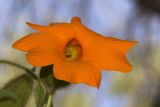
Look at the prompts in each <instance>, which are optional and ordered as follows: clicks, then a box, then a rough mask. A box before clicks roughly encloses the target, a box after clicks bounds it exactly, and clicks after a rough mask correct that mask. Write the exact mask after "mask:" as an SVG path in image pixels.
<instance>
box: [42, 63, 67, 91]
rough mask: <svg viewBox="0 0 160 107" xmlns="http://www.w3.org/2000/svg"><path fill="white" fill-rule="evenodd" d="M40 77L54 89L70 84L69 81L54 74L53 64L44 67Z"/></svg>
mask: <svg viewBox="0 0 160 107" xmlns="http://www.w3.org/2000/svg"><path fill="white" fill-rule="evenodd" d="M40 78H41V79H42V81H43V82H44V83H45V84H46V85H47V86H48V87H50V88H51V89H54V90H57V89H59V88H64V87H66V86H68V85H69V83H68V82H65V81H62V80H57V79H56V78H55V77H54V76H53V65H48V66H45V67H42V68H41V70H40Z"/></svg>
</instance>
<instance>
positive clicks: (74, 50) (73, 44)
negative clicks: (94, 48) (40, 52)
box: [65, 39, 82, 61]
mask: <svg viewBox="0 0 160 107" xmlns="http://www.w3.org/2000/svg"><path fill="white" fill-rule="evenodd" d="M81 55H82V48H81V46H80V44H79V42H78V41H77V40H76V39H72V40H70V41H69V42H68V43H67V45H66V47H65V58H66V59H67V60H70V61H74V60H77V59H79V58H80V57H81Z"/></svg>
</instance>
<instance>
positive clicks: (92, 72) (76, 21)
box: [13, 17, 137, 87]
mask: <svg viewBox="0 0 160 107" xmlns="http://www.w3.org/2000/svg"><path fill="white" fill-rule="evenodd" d="M27 24H28V25H29V26H30V27H31V28H33V29H35V30H37V31H39V32H36V33H32V34H29V35H27V36H26V37H24V38H22V39H20V40H18V41H17V42H16V43H14V44H13V47H14V48H16V49H18V50H21V51H25V52H28V53H27V54H26V57H27V60H28V62H29V63H30V64H32V65H34V66H46V65H50V64H54V76H55V77H56V78H57V79H60V80H65V81H68V82H71V83H86V84H88V85H91V86H95V87H99V85H100V81H101V72H100V70H101V69H105V70H117V71H121V72H129V71H131V69H132V66H131V65H130V64H129V63H128V61H127V59H126V53H127V52H128V50H129V49H130V48H132V47H133V46H134V45H135V44H136V43H137V42H135V41H125V40H120V39H116V38H112V37H103V36H101V35H100V34H98V33H96V32H94V31H92V30H90V29H88V28H87V27H85V26H84V25H83V24H82V23H81V21H80V18H78V17H73V18H72V20H71V23H51V24H50V25H49V26H41V25H35V24H32V23H27Z"/></svg>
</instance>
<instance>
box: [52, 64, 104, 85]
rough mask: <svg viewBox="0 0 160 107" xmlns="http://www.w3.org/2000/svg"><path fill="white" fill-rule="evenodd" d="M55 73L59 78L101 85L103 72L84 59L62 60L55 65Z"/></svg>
mask: <svg viewBox="0 0 160 107" xmlns="http://www.w3.org/2000/svg"><path fill="white" fill-rule="evenodd" d="M54 75H55V77H56V78H57V79H60V80H65V81H68V82H71V83H75V84H77V83H85V84H88V85H90V86H95V87H99V85H100V81H101V72H100V70H98V69H97V68H95V67H94V66H93V65H92V64H89V63H88V62H84V61H77V62H65V61H63V62H61V63H58V64H55V65H54Z"/></svg>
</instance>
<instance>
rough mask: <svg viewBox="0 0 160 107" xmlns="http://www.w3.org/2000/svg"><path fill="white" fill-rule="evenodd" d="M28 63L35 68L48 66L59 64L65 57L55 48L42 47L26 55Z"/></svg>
mask: <svg viewBox="0 0 160 107" xmlns="http://www.w3.org/2000/svg"><path fill="white" fill-rule="evenodd" d="M26 57H27V61H28V62H29V63H30V64H32V65H34V66H47V65H50V64H56V63H59V62H60V61H61V60H63V55H62V53H60V52H59V51H56V50H54V48H53V47H44V48H43V47H40V48H36V49H34V50H32V51H31V52H29V53H28V54H26Z"/></svg>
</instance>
